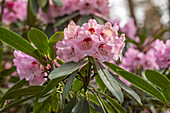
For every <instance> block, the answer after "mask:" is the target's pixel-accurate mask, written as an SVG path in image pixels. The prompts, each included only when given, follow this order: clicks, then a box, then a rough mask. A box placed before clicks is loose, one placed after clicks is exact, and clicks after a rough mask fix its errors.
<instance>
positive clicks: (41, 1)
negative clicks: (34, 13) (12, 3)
mask: <svg viewBox="0 0 170 113" xmlns="http://www.w3.org/2000/svg"><path fill="white" fill-rule="evenodd" d="M47 1H48V0H37V3H38V5H39V6H41V7H42V8H43V7H45V6H46V4H47Z"/></svg>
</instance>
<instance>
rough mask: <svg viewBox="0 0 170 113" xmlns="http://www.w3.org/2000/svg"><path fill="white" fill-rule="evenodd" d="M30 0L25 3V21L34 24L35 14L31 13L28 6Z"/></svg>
mask: <svg viewBox="0 0 170 113" xmlns="http://www.w3.org/2000/svg"><path fill="white" fill-rule="evenodd" d="M30 2H31V0H28V4H27V23H28V25H29V26H31V27H32V26H34V25H35V22H36V16H35V15H34V14H33V13H32V11H31V7H30V4H31V3H30Z"/></svg>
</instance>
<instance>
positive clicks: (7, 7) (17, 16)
mask: <svg viewBox="0 0 170 113" xmlns="http://www.w3.org/2000/svg"><path fill="white" fill-rule="evenodd" d="M1 1H2V0H0V2H1ZM0 13H1V7H0ZM26 16H27V1H26V0H15V1H14V0H6V1H5V4H4V12H3V19H2V20H3V22H4V23H5V24H11V23H14V22H16V21H17V20H24V19H25V18H26Z"/></svg>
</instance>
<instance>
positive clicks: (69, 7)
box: [39, 0, 109, 23]
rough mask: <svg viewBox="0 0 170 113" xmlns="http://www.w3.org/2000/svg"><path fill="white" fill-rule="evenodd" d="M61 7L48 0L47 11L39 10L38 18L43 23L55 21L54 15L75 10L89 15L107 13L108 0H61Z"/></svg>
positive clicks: (61, 14)
mask: <svg viewBox="0 0 170 113" xmlns="http://www.w3.org/2000/svg"><path fill="white" fill-rule="evenodd" d="M62 3H63V5H62V7H57V6H55V4H54V3H53V2H52V0H51V1H50V7H49V10H48V12H47V13H44V12H43V11H41V10H40V13H39V18H40V20H42V21H43V22H45V23H53V22H55V17H58V16H64V15H69V14H72V13H74V12H76V11H78V12H79V14H80V15H89V14H94V13H96V12H97V13H100V14H102V15H108V14H109V7H108V0H62Z"/></svg>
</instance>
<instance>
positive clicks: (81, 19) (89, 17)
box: [78, 16, 92, 26]
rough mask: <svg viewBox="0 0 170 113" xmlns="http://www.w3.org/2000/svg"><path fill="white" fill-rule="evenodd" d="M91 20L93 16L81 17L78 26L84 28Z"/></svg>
mask: <svg viewBox="0 0 170 113" xmlns="http://www.w3.org/2000/svg"><path fill="white" fill-rule="evenodd" d="M90 19H92V17H91V16H81V17H80V18H79V20H78V24H79V25H80V26H82V25H83V24H84V23H88V21H89V20H90Z"/></svg>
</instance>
